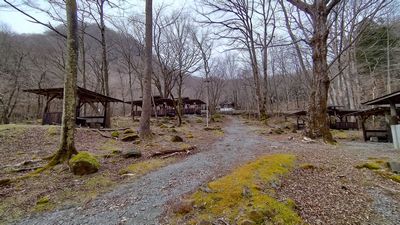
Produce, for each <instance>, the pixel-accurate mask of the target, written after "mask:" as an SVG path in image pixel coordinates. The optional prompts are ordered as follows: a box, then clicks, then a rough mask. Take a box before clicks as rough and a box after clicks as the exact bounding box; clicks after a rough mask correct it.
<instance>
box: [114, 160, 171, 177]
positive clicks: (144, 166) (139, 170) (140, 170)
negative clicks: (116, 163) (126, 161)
mask: <svg viewBox="0 0 400 225" xmlns="http://www.w3.org/2000/svg"><path fill="white" fill-rule="evenodd" d="M173 160H174V159H173V158H169V159H150V160H147V161H142V162H137V163H133V164H131V165H129V166H127V167H126V168H124V169H122V170H120V171H119V174H121V175H123V174H131V175H132V176H135V177H137V176H142V175H144V174H147V173H149V172H151V171H154V170H156V169H158V168H161V167H163V166H165V165H167V164H169V163H171V162H173Z"/></svg>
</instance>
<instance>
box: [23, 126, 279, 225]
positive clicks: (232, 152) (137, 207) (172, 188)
mask: <svg viewBox="0 0 400 225" xmlns="http://www.w3.org/2000/svg"><path fill="white" fill-rule="evenodd" d="M224 132H225V135H224V137H223V138H222V139H221V140H220V141H217V142H216V143H214V144H213V145H211V147H210V149H208V150H205V151H202V152H200V153H198V154H195V155H191V156H189V157H188V158H186V159H184V160H183V161H180V162H178V163H176V164H172V165H168V166H166V167H164V168H161V169H159V170H157V171H154V172H152V173H149V174H147V175H145V176H143V177H141V178H138V179H136V180H133V181H132V182H131V183H128V184H124V185H122V186H119V187H117V188H116V189H115V190H113V191H112V192H110V193H107V194H104V195H102V196H100V197H98V198H97V199H95V200H93V201H92V202H89V203H88V204H87V205H85V206H81V207H79V208H69V209H62V210H58V211H55V212H49V213H44V214H41V215H36V216H31V217H29V218H25V219H24V220H22V221H19V222H18V223H17V224H29V225H33V224H134V225H136V224H137V225H143V224H146V225H150V224H159V222H158V221H159V216H160V215H161V214H162V212H163V210H164V205H165V204H166V203H168V201H170V200H173V199H175V198H178V197H179V196H181V195H184V194H186V193H188V192H191V191H193V190H195V189H197V188H198V187H199V186H201V185H202V184H205V183H206V182H207V181H209V180H211V179H213V178H215V177H218V176H221V175H223V174H225V173H227V172H228V171H229V170H231V169H233V168H234V167H236V166H237V165H238V164H242V163H245V162H247V161H250V160H254V159H255V158H256V156H258V155H260V154H266V153H268V149H269V148H268V146H276V145H278V143H272V142H271V143H268V142H266V140H265V139H263V138H262V137H260V136H259V135H257V134H256V133H255V132H252V130H251V128H250V127H249V126H244V125H243V123H242V122H241V121H238V120H236V119H232V120H231V122H230V124H229V125H227V126H226V127H225V128H224ZM260 144H262V145H263V148H259V147H258V145H260Z"/></svg>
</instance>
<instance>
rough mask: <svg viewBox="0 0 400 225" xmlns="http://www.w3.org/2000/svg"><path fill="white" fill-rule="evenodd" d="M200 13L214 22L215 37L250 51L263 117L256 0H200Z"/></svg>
mask: <svg viewBox="0 0 400 225" xmlns="http://www.w3.org/2000/svg"><path fill="white" fill-rule="evenodd" d="M200 7H201V11H200V14H201V15H202V16H203V17H204V18H205V21H203V22H204V23H207V24H210V25H216V26H217V27H218V28H220V29H221V30H219V31H218V32H216V35H217V37H218V38H222V39H226V40H228V41H229V45H232V46H234V47H233V49H235V50H245V51H247V53H248V55H249V61H250V65H251V69H252V74H253V80H254V88H255V93H256V101H257V111H258V114H259V118H260V119H263V118H266V108H265V104H264V102H263V101H264V98H263V93H262V90H261V89H262V87H261V86H262V83H261V80H260V69H259V60H258V54H257V46H256V44H257V43H256V38H257V37H256V34H255V26H256V25H255V21H254V20H255V17H256V16H255V14H256V12H255V2H254V1H241V0H227V1H217V0H203V1H202V5H201V6H200Z"/></svg>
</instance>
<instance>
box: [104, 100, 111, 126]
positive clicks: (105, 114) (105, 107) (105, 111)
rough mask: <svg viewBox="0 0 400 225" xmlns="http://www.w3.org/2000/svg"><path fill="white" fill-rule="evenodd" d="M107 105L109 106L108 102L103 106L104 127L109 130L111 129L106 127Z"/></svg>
mask: <svg viewBox="0 0 400 225" xmlns="http://www.w3.org/2000/svg"><path fill="white" fill-rule="evenodd" d="M107 105H108V102H103V106H104V118H103V127H104V128H109V127H106V118H107ZM110 125H111V124H110Z"/></svg>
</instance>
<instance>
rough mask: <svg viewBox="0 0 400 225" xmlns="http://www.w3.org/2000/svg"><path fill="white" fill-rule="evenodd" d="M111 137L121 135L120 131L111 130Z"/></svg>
mask: <svg viewBox="0 0 400 225" xmlns="http://www.w3.org/2000/svg"><path fill="white" fill-rule="evenodd" d="M111 137H113V138H117V137H119V132H118V131H113V132H111Z"/></svg>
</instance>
